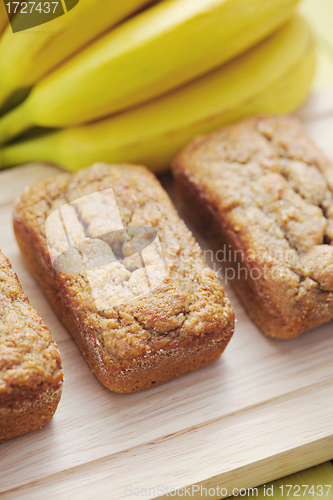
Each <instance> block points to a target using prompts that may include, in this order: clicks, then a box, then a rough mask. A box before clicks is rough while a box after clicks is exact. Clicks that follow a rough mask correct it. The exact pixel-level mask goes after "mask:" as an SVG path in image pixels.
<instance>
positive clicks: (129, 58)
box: [0, 0, 298, 142]
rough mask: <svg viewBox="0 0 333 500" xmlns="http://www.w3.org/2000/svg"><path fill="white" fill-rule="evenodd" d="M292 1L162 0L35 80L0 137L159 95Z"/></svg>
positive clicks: (247, 38)
mask: <svg viewBox="0 0 333 500" xmlns="http://www.w3.org/2000/svg"><path fill="white" fill-rule="evenodd" d="M297 2H298V0H251V1H249V0H165V1H163V2H161V3H159V4H158V5H156V6H154V7H152V8H150V9H148V10H146V11H145V12H143V13H142V14H140V15H138V16H136V17H134V18H132V19H131V20H130V21H128V22H127V23H124V24H123V25H121V26H119V27H118V28H117V29H116V30H114V31H113V32H111V33H109V34H108V35H106V36H104V37H103V38H102V39H100V40H98V41H97V42H96V43H94V44H93V45H91V46H90V47H89V48H87V49H86V50H85V51H83V52H81V53H80V54H79V55H78V56H76V57H75V58H73V59H71V60H70V61H68V63H66V64H64V65H63V66H61V67H60V68H58V69H57V70H55V71H54V72H53V73H51V74H50V75H49V76H47V77H46V78H45V79H44V80H42V81H41V82H39V83H38V84H37V85H36V87H35V88H34V89H33V91H32V92H31V94H30V95H29V97H28V98H27V99H26V101H24V102H23V103H22V105H21V106H19V107H17V108H16V109H15V110H14V111H13V112H12V113H9V114H8V115H7V116H5V117H4V118H3V119H2V120H1V122H0V142H6V141H7V140H9V139H11V138H12V137H14V136H16V135H18V134H19V133H21V132H23V131H25V130H27V129H28V128H30V127H31V126H33V125H38V126H43V127H69V126H76V125H81V124H84V123H87V122H90V121H92V120H95V119H100V118H102V117H105V116H108V115H110V114H113V113H115V112H119V111H121V110H124V109H125V108H126V109H127V108H130V107H133V106H134V105H137V104H139V103H142V102H144V101H147V100H149V99H151V98H155V97H156V96H160V95H163V94H164V93H166V92H167V91H169V90H171V89H174V88H176V87H179V86H180V85H182V84H184V83H185V82H189V81H192V80H193V79H194V78H196V77H198V76H200V75H203V74H205V73H207V72H208V71H210V70H212V69H214V68H216V67H218V66H219V65H220V64H222V63H224V62H225V61H227V60H229V59H232V58H233V57H234V56H235V55H236V54H240V53H242V52H243V51H244V50H246V49H248V48H249V47H250V46H252V45H253V44H254V43H256V42H258V41H259V40H261V39H263V38H264V37H265V36H267V35H268V34H269V33H271V32H273V31H274V30H275V29H276V28H277V27H279V26H280V25H282V24H283V23H284V22H286V20H288V19H290V18H291V17H292V15H293V12H294V8H295V5H296V4H297ZM0 50H1V47H0Z"/></svg>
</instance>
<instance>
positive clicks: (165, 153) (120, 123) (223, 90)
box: [0, 16, 315, 173]
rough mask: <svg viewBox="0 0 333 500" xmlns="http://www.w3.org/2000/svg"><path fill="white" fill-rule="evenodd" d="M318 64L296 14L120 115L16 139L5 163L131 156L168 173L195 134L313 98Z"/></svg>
mask: <svg viewBox="0 0 333 500" xmlns="http://www.w3.org/2000/svg"><path fill="white" fill-rule="evenodd" d="M291 48H292V50H290V49H291ZM314 69H315V42H314V39H313V36H312V34H311V31H310V29H309V27H308V25H307V23H306V22H305V21H304V19H303V18H301V17H299V16H296V17H294V18H293V20H292V21H290V22H288V23H287V24H286V25H285V26H284V27H282V28H280V29H279V30H278V31H277V32H276V33H274V34H273V35H271V36H270V37H269V38H267V39H266V40H264V41H263V42H261V43H260V44H258V45H256V46H255V47H254V48H252V49H251V50H249V51H248V52H246V53H245V54H243V55H241V56H239V57H238V58H236V59H235V60H233V61H231V62H229V63H228V64H226V65H224V66H222V67H221V68H219V69H217V70H215V71H213V72H211V73H209V74H208V75H206V76H203V77H201V78H199V79H197V80H196V81H194V82H192V83H190V84H189V85H186V86H184V87H182V88H180V89H178V90H176V91H174V92H171V93H169V94H167V95H165V96H164V97H161V98H159V99H157V100H155V101H152V102H150V103H147V104H143V105H141V106H139V107H137V108H134V109H132V110H129V111H126V112H124V113H121V114H118V115H116V116H114V117H111V118H108V119H104V120H100V121H98V122H95V123H92V124H89V125H85V126H79V127H73V128H67V129H63V130H61V131H57V132H53V133H50V134H47V135H44V136H41V137H37V138H34V139H31V140H29V141H26V142H21V143H15V144H13V145H10V146H8V147H7V148H4V149H2V150H0V164H2V165H5V166H10V165H15V164H19V163H24V162H28V161H34V160H43V161H47V162H52V163H56V164H58V165H60V166H62V167H64V168H66V169H69V170H77V169H80V168H82V167H85V166H87V165H89V164H91V163H92V162H95V161H105V162H109V163H118V162H123V161H129V162H135V163H142V164H144V165H147V166H148V167H150V168H151V169H152V170H154V171H155V172H157V173H161V172H163V171H165V169H166V168H167V167H168V165H169V164H170V161H171V160H172V158H173V157H174V156H175V155H176V153H177V152H178V151H179V150H180V149H181V148H182V147H183V146H184V145H185V144H186V143H187V142H188V141H189V140H190V139H191V138H192V137H193V136H195V135H198V134H201V133H205V132H208V131H211V130H213V129H215V128H217V127H219V126H223V125H225V124H228V123H231V122H233V121H236V120H238V119H241V118H244V117H246V116H250V115H255V114H261V113H268V114H270V113H288V112H290V111H292V110H293V109H294V108H295V107H297V106H298V105H299V104H301V102H302V101H303V100H304V99H305V97H306V95H307V93H308V91H309V88H310V84H311V80H312V78H313V74H314Z"/></svg>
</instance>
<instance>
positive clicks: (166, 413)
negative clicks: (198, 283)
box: [0, 88, 333, 500]
mask: <svg viewBox="0 0 333 500" xmlns="http://www.w3.org/2000/svg"><path fill="white" fill-rule="evenodd" d="M299 115H300V116H301V117H302V118H303V120H304V121H305V122H306V125H307V128H308V130H309V132H310V134H311V135H312V136H313V137H314V138H315V139H316V140H317V142H318V143H319V144H320V146H321V147H322V148H323V149H324V150H325V151H326V152H327V154H329V155H331V156H332V158H333V89H332V88H331V89H326V90H325V91H321V92H320V93H317V94H314V95H313V96H312V97H311V99H310V100H309V101H308V103H307V104H306V106H305V107H303V108H302V110H301V111H300V113H299ZM58 172H59V171H58V170H57V169H56V168H55V167H50V166H41V165H30V166H24V167H18V168H16V169H13V170H8V171H5V172H2V173H1V174H0V204H1V206H0V246H1V248H2V250H3V252H4V253H5V254H6V255H7V256H8V257H9V259H10V260H11V262H12V265H13V268H14V270H15V271H16V272H17V273H18V276H19V278H20V281H21V283H22V286H23V288H24V290H25V291H26V293H27V294H28V297H29V299H30V301H31V303H32V304H33V306H35V307H36V309H37V310H38V311H39V313H40V314H41V316H42V317H43V318H44V320H45V321H46V323H47V324H48V326H49V328H50V329H51V331H52V334H53V336H54V338H55V340H56V341H57V343H58V346H59V348H60V351H61V355H62V359H63V363H64V369H65V375H66V380H65V384H64V392H63V397H62V399H61V402H60V405H59V408H58V411H57V413H56V415H55V417H54V419H53V421H52V422H51V423H50V424H48V425H47V426H45V427H44V428H43V429H41V430H40V431H37V432H34V433H30V434H28V435H25V436H22V437H19V438H17V439H14V440H11V441H8V442H6V443H3V444H2V445H0V496H1V498H5V499H8V500H9V499H15V500H20V499H27V498H29V499H41V500H45V499H47V500H49V499H59V498H60V499H61V500H66V499H71V500H73V499H80V500H85V499H87V500H92V499H103V500H106V499H110V500H111V499H112V500H118V499H125V498H156V497H157V495H158V490H157V487H158V486H159V485H161V486H167V487H168V488H170V489H171V488H180V487H183V486H185V485H192V484H199V485H200V484H201V485H203V486H205V487H208V486H209V487H210V488H213V487H214V488H215V487H216V486H217V485H219V486H220V488H222V487H223V488H226V489H227V490H228V492H229V494H232V490H233V488H235V487H237V488H247V487H252V486H257V485H259V484H263V483H265V482H268V481H270V480H274V479H276V478H279V477H282V476H284V475H287V474H291V473H293V472H296V471H298V470H301V469H304V468H306V467H310V466H312V465H316V464H318V463H321V462H324V461H326V460H328V459H331V458H332V457H333V324H332V323H329V324H327V325H324V326H322V327H321V328H317V329H316V330H313V331H311V332H308V333H306V334H304V335H302V336H301V337H300V338H298V339H295V340H292V341H289V342H283V341H274V340H271V339H268V338H265V337H264V336H263V335H262V334H261V333H260V332H259V331H258V329H257V328H256V327H255V326H254V325H253V323H252V322H251V321H250V320H249V318H248V317H247V315H246V314H245V312H244V309H243V308H242V306H241V305H240V304H239V302H238V300H237V298H236V297H235V294H234V293H233V291H232V289H230V287H229V286H228V287H227V292H228V294H229V297H230V299H231V301H232V304H233V306H234V309H235V311H236V316H237V320H238V321H237V326H236V333H235V336H234V338H233V339H232V341H231V343H230V345H229V347H228V348H227V350H226V352H225V354H224V355H223V357H222V358H221V359H220V360H219V361H217V362H215V363H214V364H212V365H210V366H208V367H206V368H203V369H200V370H198V371H197V372H195V373H192V374H188V375H186V376H184V377H182V378H180V379H177V380H174V381H172V382H169V383H167V384H164V385H162V386H159V387H155V388H153V389H150V390H147V391H144V392H141V393H136V394H131V395H118V394H113V393H111V392H110V391H108V390H107V389H105V388H103V387H102V386H101V385H100V384H99V383H98V381H97V379H96V378H95V377H94V376H93V375H92V374H91V373H90V371H89V368H88V366H87V365H86V363H85V361H84V359H83V358H82V356H81V355H80V353H79V351H78V348H77V347H76V345H75V344H74V342H73V341H72V339H71V338H70V336H69V334H68V333H67V332H66V331H65V329H64V328H63V327H62V325H61V324H60V323H59V321H58V319H57V318H56V316H55V315H54V313H53V311H52V310H51V308H50V306H49V304H48V303H47V301H46V299H45V298H44V296H43V294H42V293H41V291H40V290H39V288H38V285H37V283H36V282H35V280H34V279H33V277H32V276H31V274H30V273H29V272H28V270H27V269H26V268H25V266H24V264H23V262H22V259H21V256H20V254H19V250H18V247H17V245H16V243H15V240H14V236H13V232H12V224H11V205H12V202H13V200H14V198H15V197H16V196H17V195H19V194H20V192H21V191H22V189H23V188H24V186H25V185H26V184H28V183H31V182H34V181H35V180H38V179H41V178H43V177H48V176H50V175H53V174H54V173H58ZM164 183H165V185H168V186H169V190H170V193H171V195H172V183H171V182H170V179H168V178H165V179H164ZM198 239H199V242H200V243H201V244H202V245H203V246H204V247H205V246H206V245H205V242H203V241H202V240H201V239H200V238H198ZM126 486H128V489H127V490H126ZM130 487H132V488H134V487H135V488H139V489H143V488H147V489H149V488H150V492H149V494H147V495H146V496H144V495H141V496H138V495H137V496H134V495H133V496H129V495H127V494H126V493H129V492H130ZM154 488H155V491H154ZM141 493H142V492H141ZM162 498H170V497H162ZM174 498H175V497H174ZM176 498H177V497H176ZM179 498H181V497H179ZM191 498H195V499H199V498H206V497H205V496H201V494H200V493H198V494H196V495H194V496H191ZM209 498H218V496H217V495H215V496H210V497H209Z"/></svg>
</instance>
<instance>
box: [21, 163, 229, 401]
mask: <svg viewBox="0 0 333 500" xmlns="http://www.w3.org/2000/svg"><path fill="white" fill-rule="evenodd" d="M96 194H98V196H96ZM58 209H60V211H61V214H62V217H63V220H65V223H66V228H67V231H68V235H69V239H70V240H71V241H70V246H69V242H68V238H67V239H66V238H64V236H63V225H62V224H60V223H59V221H57V216H56V215H54V214H55V213H56V211H57V210H58ZM46 221H48V222H47V224H46ZM48 224H51V226H49V227H51V228H52V230H51V231H50V232H48V231H47V226H48ZM14 228H15V232H16V236H17V239H18V241H19V244H20V246H21V249H22V251H23V253H24V254H25V255H26V256H27V257H28V258H27V260H28V261H30V267H31V268H32V270H33V272H34V273H35V274H36V276H37V279H38V280H39V281H40V283H41V284H42V287H43V289H44V291H45V293H46V294H47V295H48V298H49V300H50V301H51V303H53V305H54V306H56V304H55V302H56V300H57V301H58V303H59V302H60V305H59V309H58V311H57V312H58V314H59V315H60V317H61V318H62V320H63V321H64V323H65V324H66V326H67V327H68V328H69V329H70V331H71V333H72V334H73V336H74V338H75V340H76V341H77V343H78V344H79V346H80V347H81V349H82V351H83V352H84V354H85V355H86V358H87V360H88V362H89V363H90V365H91V366H92V368H93V369H94V371H95V372H96V374H97V376H98V377H99V379H100V380H101V381H102V383H104V384H105V385H107V386H108V387H110V388H113V389H114V380H113V381H112V379H113V378H114V377H115V376H118V377H119V380H120V385H121V384H122V382H123V386H124V384H126V383H127V382H125V379H126V374H127V375H128V374H129V373H130V372H131V371H132V373H133V377H134V378H135V373H136V374H137V378H140V379H142V378H145V377H146V382H145V383H141V382H140V380H139V382H138V381H137V380H134V378H133V380H132V382H128V384H129V385H128V387H126V388H125V386H124V387H123V388H124V390H125V389H126V392H129V391H131V390H137V388H144V387H148V386H149V385H151V384H153V383H156V380H153V379H150V378H149V375H148V372H149V371H150V372H151V373H153V372H154V370H155V371H156V370H157V368H158V367H157V364H158V359H159V356H164V357H165V353H166V352H169V354H170V356H174V357H177V356H178V357H179V362H181V357H180V353H181V356H184V352H186V349H187V350H188V352H189V348H190V347H192V348H195V349H197V350H198V351H199V350H204V349H205V348H208V347H210V348H211V346H212V345H213V344H214V345H215V344H216V349H220V353H221V352H222V350H221V345H222V344H224V343H225V340H226V338H228V340H229V338H230V336H231V334H232V333H231V332H232V331H233V312H232V310H231V308H230V304H229V301H228V298H227V297H226V296H225V293H224V290H223V288H222V287H221V285H220V284H219V282H218V280H217V279H216V277H215V275H214V273H213V271H211V270H210V269H209V268H207V267H206V265H205V263H204V261H203V258H202V254H201V250H200V248H199V246H198V245H197V243H196V242H195V240H194V238H193V236H192V235H191V233H190V232H189V230H188V229H187V228H186V226H185V225H184V223H183V222H182V221H181V220H180V219H179V217H178V214H177V212H176V210H175V209H174V207H173V205H172V203H171V201H170V199H169V197H168V195H167V194H166V193H165V191H164V190H163V188H162V187H161V185H160V184H159V182H158V181H157V179H156V178H155V176H154V175H153V174H152V173H151V172H149V171H148V170H147V169H146V168H145V167H138V166H131V165H118V166H108V165H103V164H98V165H95V166H93V167H91V168H89V169H86V170H83V171H81V172H79V173H77V174H74V175H71V174H64V175H59V176H57V177H55V178H53V179H51V180H47V181H43V182H41V183H38V184H36V185H34V186H32V187H30V188H29V189H28V190H27V191H26V192H25V193H24V194H23V195H22V196H21V199H20V200H19V202H18V203H17V205H16V207H15V213H14ZM121 228H136V229H137V230H136V231H135V230H133V231H132V232H131V231H130V230H128V231H127V232H124V231H123V230H122V229H121ZM138 228H145V231H143V232H142V231H141V232H140V230H139V229H138ZM49 234H50V235H51V240H52V241H51V242H50V238H49ZM49 248H50V254H49ZM139 251H140V252H141V255H142V257H143V260H144V263H145V269H144V268H143V267H142V262H141V260H140V258H139V255H138V253H137V252H139ZM51 261H52V263H53V264H54V263H56V265H55V266H52V264H51ZM37 262H40V263H41V265H42V266H43V267H44V268H45V270H46V271H45V272H46V274H47V276H48V278H47V280H46V278H45V277H44V278H43V276H42V275H41V274H39V272H38V269H37ZM54 267H56V269H54ZM70 269H71V270H72V271H71V272H70V273H69V270H70ZM147 276H148V279H149V285H150V286H147ZM46 281H47V283H46ZM56 296H57V299H56ZM227 332H228V333H227ZM172 353H174V355H172ZM213 354H214V353H213ZM215 358H216V355H215ZM182 362H183V364H184V366H185V365H186V363H184V360H183V361H182ZM207 362H209V361H208V357H207V359H206V361H205V362H201V364H205V363H207ZM194 364H195V363H194ZM199 366H200V365H199ZM197 367H198V366H194V365H193V368H188V369H194V368H197ZM140 370H141V371H140ZM165 370H166V369H165ZM173 371H174V373H173ZM176 371H177V373H176ZM139 372H140V373H139ZM178 372H179V373H178ZM178 374H181V370H180V369H179V367H178V368H177V367H174V368H172V366H171V364H170V373H169V374H165V376H163V377H162V379H161V380H159V381H160V382H163V381H165V380H167V379H170V378H173V376H177V375H178ZM128 376H129V375H128ZM122 377H123V379H122ZM137 382H138V383H137ZM132 384H136V385H135V386H133V385H132ZM114 390H119V392H122V390H121V388H120V389H119V387H118V388H117V389H114Z"/></svg>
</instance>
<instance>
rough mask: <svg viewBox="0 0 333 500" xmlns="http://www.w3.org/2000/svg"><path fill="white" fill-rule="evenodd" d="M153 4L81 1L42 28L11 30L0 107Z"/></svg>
mask: <svg viewBox="0 0 333 500" xmlns="http://www.w3.org/2000/svg"><path fill="white" fill-rule="evenodd" d="M153 1H154V0H81V1H80V2H79V3H78V4H77V5H76V6H75V7H74V8H73V9H72V10H70V11H69V12H67V14H66V15H63V16H61V17H58V18H57V19H54V20H53V21H50V22H49V23H47V24H46V25H43V26H42V27H36V28H30V29H28V30H25V31H22V32H17V33H13V32H12V30H11V29H10V28H9V29H7V31H6V32H5V33H4V35H3V37H2V38H1V39H0V75H1V78H0V105H2V104H3V103H4V102H5V101H6V99H7V98H8V97H9V96H10V95H11V94H12V93H13V92H15V91H17V90H18V89H21V88H23V87H30V86H31V85H33V84H34V83H35V82H36V81H38V80H39V79H40V78H41V77H43V76H44V75H46V73H48V72H50V70H52V69H53V68H55V67H56V66H58V65H59V64H60V63H61V62H62V61H64V60H65V59H68V58H69V57H70V56H71V55H73V54H74V53H75V52H77V51H78V50H79V49H81V48H82V47H83V46H85V45H86V44H87V43H89V42H90V41H91V40H93V39H94V38H96V37H97V36H99V35H100V34H101V33H103V32H104V31H105V30H107V29H108V28H110V27H111V26H114V25H115V24H116V23H118V22H119V21H121V20H123V19H124V18H126V17H127V16H128V15H130V14H132V13H133V12H135V11H137V10H138V9H140V8H142V7H143V6H145V5H148V4H151V3H153ZM155 1H156V0H155ZM0 4H2V5H3V0H0ZM5 14H6V13H5ZM24 15H25V14H17V15H16V16H15V19H14V22H15V21H17V22H20V21H22V20H21V19H19V18H20V16H21V17H22V16H24ZM0 19H2V7H1V5H0ZM0 32H1V20H0Z"/></svg>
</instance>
